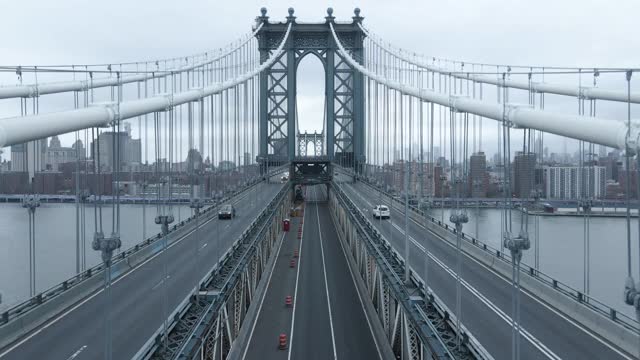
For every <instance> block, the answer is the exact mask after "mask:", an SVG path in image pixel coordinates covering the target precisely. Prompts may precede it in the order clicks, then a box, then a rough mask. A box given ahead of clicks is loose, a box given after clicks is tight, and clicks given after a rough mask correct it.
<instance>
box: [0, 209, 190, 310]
mask: <svg viewBox="0 0 640 360" xmlns="http://www.w3.org/2000/svg"><path fill="white" fill-rule="evenodd" d="M145 207H146V211H143V205H129V204H127V205H121V207H120V214H121V217H120V229H121V231H120V233H121V235H120V238H121V240H122V247H121V248H120V250H126V249H128V248H130V247H132V246H134V245H135V244H136V243H139V242H141V241H142V240H143V227H142V225H141V224H142V223H143V222H144V224H146V235H147V237H151V236H153V235H155V234H157V233H159V232H160V226H159V225H156V224H155V222H154V218H155V216H156V207H155V205H145ZM190 212H191V209H190V208H189V207H188V206H185V205H180V206H176V205H174V206H173V214H174V216H175V218H176V222H178V221H180V220H182V219H185V218H186V217H188V216H189V215H190ZM143 213H146V217H143ZM85 214H86V215H85V224H86V225H85V228H86V238H85V241H86V265H87V268H90V267H92V266H95V265H97V264H98V263H99V262H100V261H101V260H100V252H97V251H94V250H93V249H92V248H91V241H92V239H93V233H94V220H93V219H94V217H93V206H92V205H89V204H87V206H86V209H85ZM102 218H103V224H102V226H103V231H104V234H105V236H109V235H110V234H111V223H112V221H111V219H112V217H111V207H110V205H105V206H104V207H103V217H102ZM75 219H76V206H75V204H61V203H42V204H41V206H40V207H39V208H37V209H36V251H35V254H36V289H37V291H38V292H41V291H44V290H46V289H48V288H51V287H52V286H54V285H56V284H58V283H60V282H62V281H63V280H65V279H68V278H70V277H72V276H73V275H75V272H76V227H75V224H76V220H75ZM28 223H29V218H28V216H27V210H26V209H24V208H22V206H21V204H19V203H2V204H0V294H2V304H0V310H3V309H5V308H6V307H10V306H11V305H14V304H16V303H19V302H21V301H24V300H25V299H27V298H28V297H29V229H28Z"/></svg>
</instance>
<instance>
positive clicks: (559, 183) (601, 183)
mask: <svg viewBox="0 0 640 360" xmlns="http://www.w3.org/2000/svg"><path fill="white" fill-rule="evenodd" d="M581 174H582V175H581ZM544 177H545V179H544V182H545V197H546V198H548V199H583V198H603V197H605V195H606V168H605V167H604V166H585V167H579V166H546V167H544Z"/></svg>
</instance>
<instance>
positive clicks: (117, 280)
mask: <svg viewBox="0 0 640 360" xmlns="http://www.w3.org/2000/svg"><path fill="white" fill-rule="evenodd" d="M245 197H247V194H244V195H243V196H242V197H241V198H240V199H238V202H239V201H241V200H243V199H244V198H245ZM216 219H217V217H216V216H214V217H212V218H211V219H209V220H207V221H206V222H204V223H202V225H200V228H202V227H203V226H204V225H206V224H208V223H210V222H212V221H214V220H216ZM195 231H196V229H193V230H191V231H190V232H188V233H186V234H184V235H183V236H182V237H180V238H179V239H177V240H175V241H174V242H173V243H171V245H169V246H168V247H167V249H170V248H172V247H173V246H175V245H177V244H178V243H180V242H182V240H184V239H186V238H187V237H188V236H190V235H191V234H193V233H194V232H195ZM162 253H163V251H159V252H158V253H156V254H155V255H153V256H152V257H150V258H148V259H147V260H145V261H144V262H142V263H140V264H138V265H137V266H136V267H134V268H132V269H131V270H129V271H127V272H126V273H124V274H122V275H120V277H118V278H116V279H115V280H114V281H113V283H112V285H111V286H113V285H115V284H117V283H118V282H119V281H120V280H122V279H124V278H126V277H127V276H129V275H131V274H132V273H133V272H134V271H135V270H137V269H139V268H140V267H142V266H144V265H145V264H147V263H148V262H150V261H151V260H153V259H155V258H156V257H158V256H160V255H161V254H162ZM103 291H104V288H101V289H100V290H98V291H96V292H95V293H93V294H92V295H90V296H89V297H87V298H86V299H84V300H83V301H81V302H79V303H78V304H76V305H75V306H73V307H72V308H70V309H69V310H67V311H65V312H63V313H62V314H60V315H58V316H57V317H55V318H54V319H53V320H51V321H50V322H48V323H46V324H45V325H42V326H41V327H39V328H38V329H37V330H35V331H34V332H32V333H31V334H29V335H28V336H27V337H25V338H23V339H22V340H20V341H18V342H17V343H15V344H14V345H13V346H11V347H10V348H8V349H7V350H5V351H4V352H2V353H0V358H2V357H4V356H5V355H7V354H8V353H10V352H12V351H13V350H15V349H17V348H18V347H20V346H21V345H22V344H24V343H26V342H27V341H29V340H30V339H31V338H33V337H34V336H36V335H38V334H40V333H41V332H42V331H44V330H45V329H47V328H48V327H50V326H51V325H53V324H55V323H57V322H58V321H60V319H62V318H64V317H65V316H67V315H69V314H70V313H71V312H73V311H74V310H76V309H77V308H79V307H80V306H82V305H84V304H86V303H87V302H89V301H90V300H91V299H93V298H94V297H96V296H98V295H99V294H100V293H102V292H103Z"/></svg>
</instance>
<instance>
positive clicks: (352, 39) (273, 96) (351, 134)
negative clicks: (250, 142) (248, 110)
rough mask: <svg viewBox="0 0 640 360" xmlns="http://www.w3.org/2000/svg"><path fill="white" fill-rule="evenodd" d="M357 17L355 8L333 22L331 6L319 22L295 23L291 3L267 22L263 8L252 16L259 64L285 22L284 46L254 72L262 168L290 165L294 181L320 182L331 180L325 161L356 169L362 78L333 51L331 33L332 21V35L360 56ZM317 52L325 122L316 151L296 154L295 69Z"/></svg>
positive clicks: (360, 157)
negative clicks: (345, 19)
mask: <svg viewBox="0 0 640 360" xmlns="http://www.w3.org/2000/svg"><path fill="white" fill-rule="evenodd" d="M362 20H363V17H361V16H360V9H357V8H356V9H355V11H354V16H353V17H352V20H351V21H348V22H337V21H335V17H334V16H333V9H331V8H329V9H327V16H325V18H324V21H323V22H317V23H307V22H305V23H302V22H297V21H296V17H295V16H294V10H293V8H289V16H287V18H286V21H284V22H272V21H270V20H269V17H268V16H267V9H266V8H262V9H261V16H259V17H257V19H256V22H257V24H258V25H260V24H262V28H261V29H260V31H259V32H258V33H257V34H256V37H257V38H258V44H259V51H260V61H261V63H264V62H265V61H267V59H269V58H270V57H271V56H272V55H273V52H274V51H275V50H276V49H277V47H278V44H279V43H280V42H281V40H282V38H283V36H284V35H285V33H286V30H287V27H288V26H289V24H291V31H290V34H289V38H288V39H287V42H286V44H285V50H284V51H283V52H282V53H281V54H280V55H279V57H278V58H277V59H276V60H275V62H274V63H273V65H272V66H271V67H269V68H268V69H266V70H265V71H263V72H262V73H261V74H260V108H259V109H260V112H259V113H260V119H259V120H260V133H259V139H260V140H259V141H260V153H259V156H258V161H259V162H260V163H261V165H262V169H263V171H264V170H266V169H267V168H268V167H272V166H279V165H283V164H286V163H290V164H291V168H290V169H291V172H290V174H291V179H292V180H293V181H294V182H297V183H307V184H314V183H324V182H328V181H330V180H331V164H332V163H335V164H340V165H342V166H345V167H350V168H353V169H354V170H355V171H356V172H360V171H361V169H362V167H363V164H364V163H365V160H366V159H365V143H364V140H365V128H364V127H365V121H364V114H365V110H364V109H365V107H364V104H365V99H364V77H363V75H362V74H361V73H359V72H358V71H356V69H354V68H353V67H351V66H350V65H349V64H348V62H347V60H346V59H345V58H344V57H343V56H342V55H341V54H340V52H339V51H338V46H337V45H336V42H335V40H334V37H333V34H332V33H331V27H330V24H333V26H334V28H335V31H336V34H337V36H338V39H339V40H340V42H341V43H342V45H343V46H344V48H345V49H346V50H347V52H348V53H349V55H350V56H351V57H353V58H355V59H357V61H359V62H361V63H362V62H363V61H364V51H363V42H364V38H365V34H364V32H363V31H362V29H361V28H360V26H358V24H359V23H361V22H362ZM307 55H313V56H317V57H318V59H320V61H321V62H322V64H323V67H324V69H325V107H326V108H325V109H324V110H325V114H326V116H325V119H324V121H325V124H323V125H324V126H323V128H324V129H325V131H324V132H323V139H322V141H323V144H324V145H325V146H322V147H320V148H322V149H323V151H324V154H322V155H321V156H317V155H318V154H315V155H316V156H313V157H311V156H300V155H304V154H300V153H297V152H296V151H299V149H298V148H299V146H297V143H298V141H297V138H298V137H299V134H298V133H299V130H298V129H297V128H296V124H297V121H296V120H297V119H296V114H297V111H296V70H297V67H298V64H300V62H301V60H302V59H303V58H304V57H305V56H307Z"/></svg>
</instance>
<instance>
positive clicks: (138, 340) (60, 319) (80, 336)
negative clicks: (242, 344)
mask: <svg viewBox="0 0 640 360" xmlns="http://www.w3.org/2000/svg"><path fill="white" fill-rule="evenodd" d="M282 186H283V185H282V184H265V183H261V184H258V185H257V186H256V187H255V188H254V189H252V190H250V191H248V192H246V193H245V194H243V195H242V196H241V197H240V198H239V199H238V200H236V203H235V207H236V209H237V217H236V218H234V219H232V220H218V219H217V216H214V217H213V218H212V219H210V220H209V221H207V222H206V223H204V224H203V225H202V226H201V227H200V231H198V232H197V234H196V232H195V231H194V230H192V231H191V232H189V233H188V234H186V235H185V236H183V237H182V238H180V239H178V240H176V241H175V242H173V243H171V244H170V246H169V248H168V249H167V250H166V251H162V252H159V253H158V254H156V255H154V256H153V257H151V258H149V259H148V260H146V261H145V262H143V263H141V264H140V265H138V266H137V267H136V268H134V269H132V270H131V271H129V272H127V273H126V274H124V275H122V276H120V277H119V278H117V279H115V282H114V284H113V286H112V303H111V305H110V306H108V307H107V305H106V298H105V296H104V291H102V289H101V290H99V291H97V292H95V293H94V294H92V295H91V296H89V297H87V298H86V299H84V300H83V301H81V302H79V303H77V304H75V305H74V306H73V307H71V308H69V309H68V310H66V311H65V312H63V313H62V314H60V315H58V316H56V317H54V318H53V319H52V320H50V321H49V322H47V323H46V324H45V325H44V326H42V327H40V328H39V329H37V330H35V331H34V332H32V333H30V334H29V335H27V336H26V337H24V338H23V339H21V340H20V341H18V342H16V343H14V344H12V345H10V346H7V347H6V348H5V349H1V350H0V358H1V359H3V360H13V359H16V360H18V359H73V360H80V359H91V360H93V359H101V358H103V357H104V348H105V340H104V337H105V323H104V315H103V311H104V309H105V308H108V309H110V311H111V314H112V329H113V330H112V333H113V358H114V359H130V358H131V357H132V356H133V355H135V354H136V352H137V351H138V350H139V349H140V348H141V347H142V345H143V344H144V343H145V342H146V341H147V340H148V339H149V338H150V337H151V336H152V335H153V333H154V332H155V331H156V330H157V329H158V328H159V327H160V326H161V325H162V324H163V321H164V319H166V318H167V316H168V314H170V313H171V312H172V311H173V310H174V309H175V308H176V307H177V306H178V304H179V303H180V302H181V301H182V300H183V299H184V298H185V297H186V296H187V295H188V294H189V293H191V292H192V291H193V290H194V288H195V286H196V282H197V281H198V280H200V279H202V278H203V277H204V276H205V274H206V273H207V272H209V271H210V269H211V267H212V266H213V265H214V264H215V262H216V261H217V259H218V258H219V257H220V256H222V254H224V252H225V251H226V250H227V249H228V248H229V247H230V246H231V245H232V243H233V242H234V241H235V240H236V239H237V238H238V237H239V236H240V235H241V234H242V232H243V231H244V230H245V229H246V227H247V226H248V225H249V224H250V223H251V222H252V221H253V220H254V219H255V217H256V216H257V215H258V214H259V213H260V212H261V211H262V209H263V208H264V206H266V205H267V204H268V203H269V201H271V200H272V199H273V198H274V197H275V195H276V194H277V193H278V191H279V190H280V189H281V188H282ZM196 254H197V255H196ZM165 261H166V266H167V274H168V276H167V277H166V278H164V271H163V267H164V266H165ZM165 293H166V294H167V306H164V305H163V303H164V301H163V299H164V296H163V295H164V294H165Z"/></svg>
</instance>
